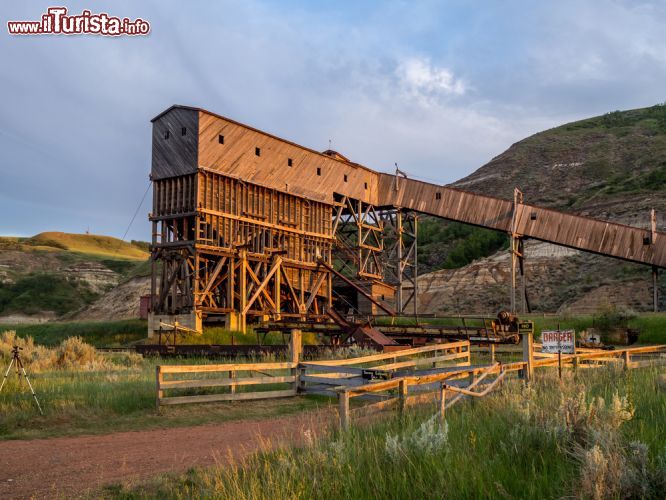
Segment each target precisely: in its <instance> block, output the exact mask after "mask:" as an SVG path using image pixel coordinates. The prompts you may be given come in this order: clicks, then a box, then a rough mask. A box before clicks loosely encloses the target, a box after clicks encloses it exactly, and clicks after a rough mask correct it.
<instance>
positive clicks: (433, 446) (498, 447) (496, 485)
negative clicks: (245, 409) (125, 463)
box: [107, 368, 666, 499]
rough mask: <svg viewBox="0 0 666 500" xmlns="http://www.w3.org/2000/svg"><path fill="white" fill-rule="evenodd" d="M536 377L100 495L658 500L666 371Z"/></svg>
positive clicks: (663, 466)
mask: <svg viewBox="0 0 666 500" xmlns="http://www.w3.org/2000/svg"><path fill="white" fill-rule="evenodd" d="M555 373H556V372H555V370H552V369H551V370H548V371H543V370H540V371H539V372H538V374H537V379H536V381H535V383H533V384H532V385H531V386H530V387H526V386H524V385H523V384H522V383H521V382H520V381H519V380H516V379H512V380H510V381H508V382H507V383H505V384H504V385H503V387H502V388H501V389H500V390H499V391H498V392H496V393H493V394H492V395H490V396H488V397H486V398H484V399H482V400H480V401H475V402H470V401H468V402H464V403H463V404H460V405H457V406H456V407H454V408H452V409H450V410H449V411H448V412H447V418H446V425H445V426H444V427H442V426H440V425H439V424H438V423H437V421H436V420H434V419H433V415H434V409H433V408H429V407H427V406H424V407H422V408H421V409H420V410H413V411H409V413H408V414H407V416H406V417H405V418H403V419H400V418H398V417H397V416H395V415H393V416H386V415H385V416H384V417H383V418H382V419H378V420H376V421H374V422H373V423H370V424H366V425H363V424H358V423H357V424H355V425H354V426H353V427H352V430H351V431H350V432H348V433H340V432H337V431H334V432H332V433H330V434H327V435H326V434H325V435H322V436H319V437H316V436H305V438H306V439H305V440H306V443H308V445H307V446H305V447H303V448H293V449H287V450H278V451H272V452H265V453H260V454H258V455H254V456H251V457H250V458H249V459H248V460H246V461H245V462H243V463H241V464H239V465H237V466H236V467H224V468H222V467H220V468H212V469H204V470H202V469H198V470H193V471H190V472H189V473H188V474H186V475H178V476H163V477H160V478H157V479H155V480H154V481H152V482H150V483H148V484H145V485H142V486H139V487H136V486H133V487H129V488H124V487H122V486H115V487H111V488H108V489H107V495H108V496H109V497H113V498H145V497H157V498H192V497H194V498H202V497H203V498H235V499H261V498H315V497H316V498H561V497H569V496H572V497H585V498H656V497H659V496H660V495H661V493H663V488H664V487H665V486H666V438H665V436H666V424H665V422H666V376H665V375H664V369H663V368H661V369H657V368H646V369H639V370H633V371H630V372H627V373H624V372H622V370H617V369H613V368H604V369H599V370H585V371H581V372H579V374H578V375H575V376H574V375H573V374H572V373H567V374H566V375H565V379H564V381H563V382H559V381H558V380H557V378H556V375H555Z"/></svg>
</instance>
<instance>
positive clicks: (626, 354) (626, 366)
mask: <svg viewBox="0 0 666 500" xmlns="http://www.w3.org/2000/svg"><path fill="white" fill-rule="evenodd" d="M622 357H623V358H624V369H625V370H628V369H629V368H631V353H630V352H629V351H624V352H623V353H622Z"/></svg>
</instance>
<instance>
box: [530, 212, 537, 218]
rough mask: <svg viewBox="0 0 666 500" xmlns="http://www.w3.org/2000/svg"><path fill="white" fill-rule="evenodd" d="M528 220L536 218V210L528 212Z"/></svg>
mask: <svg viewBox="0 0 666 500" xmlns="http://www.w3.org/2000/svg"><path fill="white" fill-rule="evenodd" d="M530 220H536V212H532V213H531V214H530Z"/></svg>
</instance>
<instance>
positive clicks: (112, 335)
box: [0, 319, 148, 347]
mask: <svg viewBox="0 0 666 500" xmlns="http://www.w3.org/2000/svg"><path fill="white" fill-rule="evenodd" d="M6 330H13V331H15V332H16V333H17V335H18V336H19V337H23V338H25V337H32V338H33V340H34V341H35V343H36V344H40V345H45V346H55V345H58V344H59V343H60V342H62V341H63V340H65V339H67V338H69V337H81V338H82V339H83V341H84V342H86V343H88V344H90V345H93V346H95V347H122V346H125V345H127V344H129V343H132V342H136V341H139V340H141V339H144V338H146V334H147V333H146V332H147V331H148V326H147V323H146V321H145V320H140V319H128V320H120V321H69V322H67V321H64V322H48V323H39V324H35V325H27V324H19V325H9V324H8V325H4V324H2V325H0V332H2V331H6Z"/></svg>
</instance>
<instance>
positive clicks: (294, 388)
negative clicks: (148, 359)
mask: <svg viewBox="0 0 666 500" xmlns="http://www.w3.org/2000/svg"><path fill="white" fill-rule="evenodd" d="M300 355H301V335H300V332H292V336H291V344H290V357H291V361H287V362H282V363H226V364H215V365H160V366H157V368H156V387H157V398H156V406H157V409H158V410H159V408H160V406H161V405H176V404H186V403H210V402H214V401H247V400H251V399H270V398H283V397H289V396H295V395H296V394H297V393H298V385H299V377H298V373H297V372H298V370H297V369H298V360H299V358H300ZM285 371H288V373H289V374H288V375H287V374H285ZM199 373H201V374H211V373H225V374H226V375H227V376H226V377H221V378H190V379H166V378H165V375H177V374H199ZM241 374H249V376H248V375H244V376H240V375H241ZM255 374H259V375H260V376H258V377H257V376H254V375H255ZM275 384H290V385H291V387H290V388H289V389H280V390H257V391H252V392H250V391H244V392H237V391H236V389H237V388H239V387H246V386H259V387H261V386H267V385H268V386H271V385H275ZM215 387H218V388H219V387H222V388H224V387H228V388H229V392H224V393H213V394H194V395H185V396H174V395H169V396H166V395H165V391H173V390H183V389H210V388H215Z"/></svg>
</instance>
